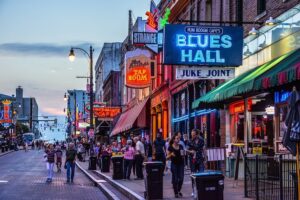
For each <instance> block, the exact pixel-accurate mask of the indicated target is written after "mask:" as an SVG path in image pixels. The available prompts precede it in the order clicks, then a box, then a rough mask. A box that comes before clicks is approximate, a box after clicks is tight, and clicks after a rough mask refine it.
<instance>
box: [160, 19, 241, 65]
mask: <svg viewBox="0 0 300 200" xmlns="http://www.w3.org/2000/svg"><path fill="white" fill-rule="evenodd" d="M242 48H243V28H242V27H229V26H224V27H216V26H192V25H183V24H167V25H166V27H165V30H164V49H163V51H164V63H165V64H173V65H207V66H208V65H210V66H239V65H241V64H242Z"/></svg>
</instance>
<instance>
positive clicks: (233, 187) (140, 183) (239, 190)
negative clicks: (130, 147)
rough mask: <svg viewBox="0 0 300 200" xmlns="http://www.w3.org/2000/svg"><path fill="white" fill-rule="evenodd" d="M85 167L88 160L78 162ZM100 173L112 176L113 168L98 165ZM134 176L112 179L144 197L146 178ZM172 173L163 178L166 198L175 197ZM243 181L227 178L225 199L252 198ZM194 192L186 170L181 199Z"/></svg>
mask: <svg viewBox="0 0 300 200" xmlns="http://www.w3.org/2000/svg"><path fill="white" fill-rule="evenodd" d="M78 164H80V165H81V166H82V167H83V168H84V169H88V162H87V161H86V162H78ZM96 171H97V172H98V173H99V174H103V175H104V176H105V175H106V176H109V177H110V178H111V177H112V168H111V169H110V172H109V173H103V172H100V170H99V169H98V166H97V170H96ZM133 179H134V176H133V174H131V180H112V179H111V181H115V182H117V183H119V184H121V185H123V186H125V187H126V188H128V189H130V190H132V191H133V192H135V193H136V194H138V195H139V196H140V197H144V192H145V182H144V180H133ZM171 179H172V175H171V173H170V172H168V173H166V174H165V176H164V179H163V188H164V189H163V191H164V193H163V196H164V199H175V197H174V192H173V188H172V184H171ZM243 183H244V182H243V181H240V180H239V181H234V180H233V179H229V178H225V188H224V200H243V199H244V200H246V199H247V200H250V199H249V198H244V185H243ZM191 193H192V182H191V178H190V173H189V172H188V171H185V177H184V183H183V186H182V194H183V198H181V199H193V198H192V196H191Z"/></svg>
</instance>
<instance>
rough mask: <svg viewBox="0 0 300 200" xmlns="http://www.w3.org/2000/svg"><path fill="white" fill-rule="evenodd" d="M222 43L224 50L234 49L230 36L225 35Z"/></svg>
mask: <svg viewBox="0 0 300 200" xmlns="http://www.w3.org/2000/svg"><path fill="white" fill-rule="evenodd" d="M221 41H222V44H221V46H222V47H223V48H230V47H232V42H231V37H230V36H229V35H223V36H222V37H221Z"/></svg>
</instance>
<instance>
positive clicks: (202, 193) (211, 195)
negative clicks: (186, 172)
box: [191, 171, 224, 200]
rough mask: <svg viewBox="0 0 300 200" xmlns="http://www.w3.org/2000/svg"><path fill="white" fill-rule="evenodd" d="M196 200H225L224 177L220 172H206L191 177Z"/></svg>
mask: <svg viewBox="0 0 300 200" xmlns="http://www.w3.org/2000/svg"><path fill="white" fill-rule="evenodd" d="M191 178H192V183H193V193H194V199H198V200H207V199H211V200H223V199H224V197H223V196H224V195H223V191H224V176H223V174H222V172H219V171H205V172H200V173H196V174H192V175H191Z"/></svg>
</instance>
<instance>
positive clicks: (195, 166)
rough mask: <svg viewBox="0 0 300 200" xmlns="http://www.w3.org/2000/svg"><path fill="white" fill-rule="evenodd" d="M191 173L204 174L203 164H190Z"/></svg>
mask: <svg viewBox="0 0 300 200" xmlns="http://www.w3.org/2000/svg"><path fill="white" fill-rule="evenodd" d="M190 164H191V172H192V173H195V172H204V169H205V167H204V163H203V162H200V163H193V162H191V163H190Z"/></svg>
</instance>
